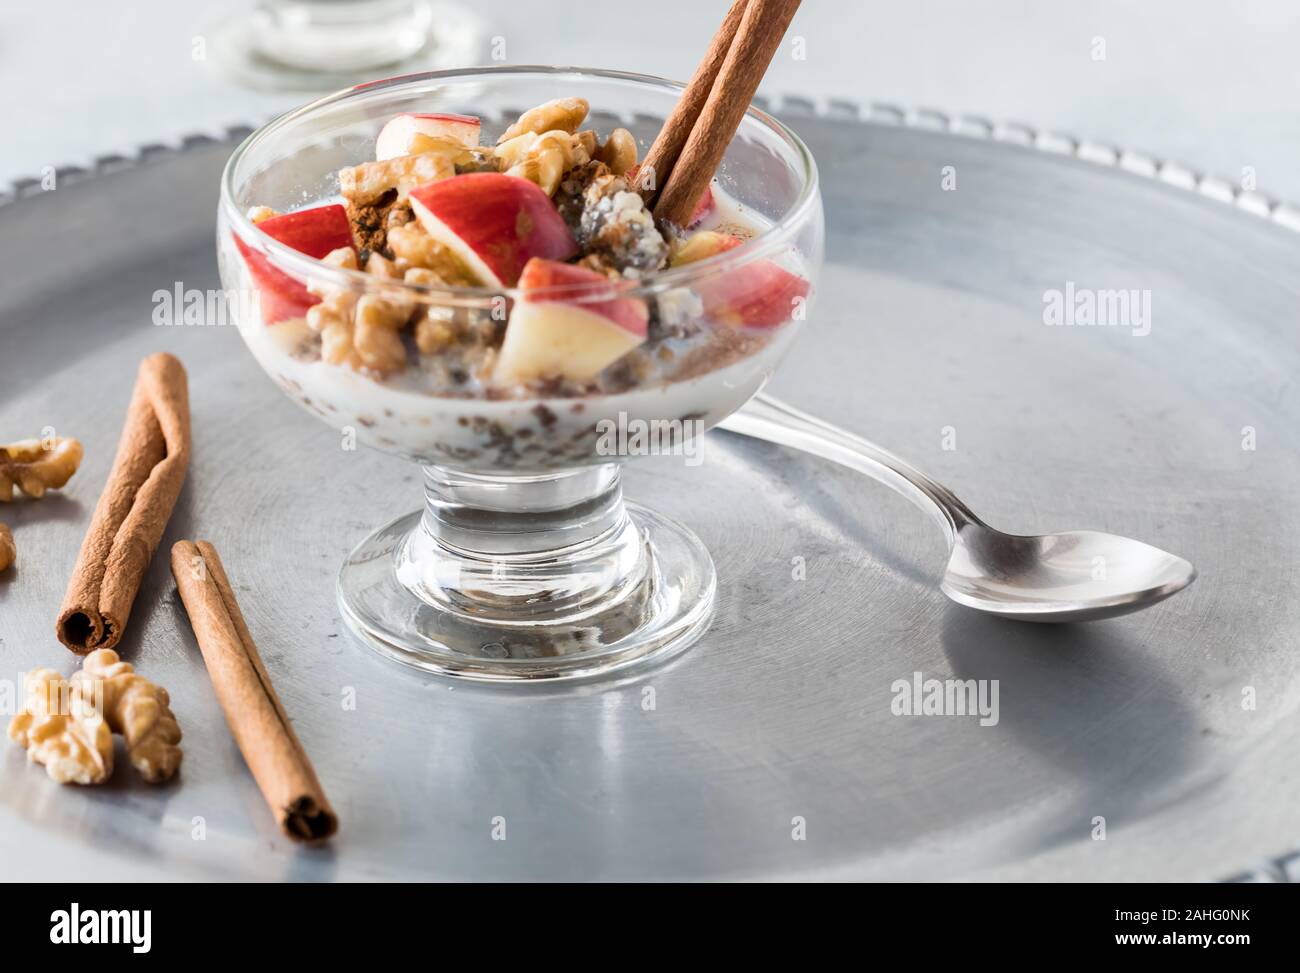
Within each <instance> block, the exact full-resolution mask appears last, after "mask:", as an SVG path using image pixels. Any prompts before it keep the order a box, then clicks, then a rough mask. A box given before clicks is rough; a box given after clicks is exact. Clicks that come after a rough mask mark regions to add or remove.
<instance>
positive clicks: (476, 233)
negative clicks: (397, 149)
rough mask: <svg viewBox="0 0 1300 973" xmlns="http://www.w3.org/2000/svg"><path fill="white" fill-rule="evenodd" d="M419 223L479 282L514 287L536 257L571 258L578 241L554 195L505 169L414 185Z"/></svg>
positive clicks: (416, 213) (576, 249) (413, 192)
mask: <svg viewBox="0 0 1300 973" xmlns="http://www.w3.org/2000/svg"><path fill="white" fill-rule="evenodd" d="M408 198H409V199H410V201H411V208H412V209H414V210H415V215H416V216H417V217H418V218H419V220H420V224H421V225H422V226H423V227H424V229H425V231H426V232H428V234H429V236H431V237H433V239H434V240H436V241H437V242H438V243H441V244H442V245H443V246H445V247H447V248H448V249H450V250H451V252H452V253H454V254H455V255H456V257H457V258H458V259H459V260H460V262H461V263H462V264H464V265H465V267H466V269H468V270H469V272H470V273H471V274H473V275H474V276H475V277H477V278H478V281H479V283H481V284H485V285H487V286H489V287H513V286H514V285H515V282H516V281H518V280H519V275H520V273H522V272H523V269H524V265H525V264H526V263H528V261H529V260H531V259H532V258H533V257H541V258H542V259H544V260H568V259H569V258H570V257H572V256H574V255H575V254H576V253H577V252H578V244H577V242H576V241H575V240H574V239H573V234H572V233H570V232H569V227H568V226H567V225H566V224H565V222H564V218H563V217H562V216H560V213H559V211H558V210H557V209H556V208H555V205H554V204H553V203H552V202H551V197H550V196H547V195H546V193H545V192H544V191H543V190H542V189H541V188H540V187H538V186H537V184H536V183H532V182H529V181H528V180H527V179H520V178H519V177H518V176H507V175H506V174H505V173H503V172H467V173H465V174H464V175H461V176H452V177H451V178H450V179H440V180H438V181H437V182H431V183H429V184H427V185H424V186H417V187H416V188H415V189H412V190H411V192H410V194H409V196H408Z"/></svg>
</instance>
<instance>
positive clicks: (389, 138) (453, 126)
mask: <svg viewBox="0 0 1300 973" xmlns="http://www.w3.org/2000/svg"><path fill="white" fill-rule="evenodd" d="M479 127H480V126H479V120H478V119H477V118H475V117H474V116H473V115H450V114H444V115H421V114H416V113H412V112H407V113H405V114H402V115H397V116H395V117H393V118H391V119H389V120H388V122H387V124H385V125H384V127H383V128H382V129H380V130H379V137H378V138H376V139H375V159H376V160H377V161H379V162H384V161H386V160H388V159H396V158H397V157H398V156H402V155H410V154H411V143H412V142H413V141H414V140H415V138H416V136H417V135H425V136H428V137H429V138H444V139H454V140H455V141H457V142H459V143H460V144H461V145H465V146H469V147H471V148H472V147H474V146H476V145H478V133H479Z"/></svg>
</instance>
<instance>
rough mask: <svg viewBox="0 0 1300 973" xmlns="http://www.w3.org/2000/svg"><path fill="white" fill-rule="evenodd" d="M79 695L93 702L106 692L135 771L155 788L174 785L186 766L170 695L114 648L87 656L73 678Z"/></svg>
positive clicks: (106, 707) (112, 724) (109, 713)
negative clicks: (173, 778) (175, 776)
mask: <svg viewBox="0 0 1300 973" xmlns="http://www.w3.org/2000/svg"><path fill="white" fill-rule="evenodd" d="M71 682H72V683H73V686H74V693H75V692H77V691H80V692H81V693H83V694H85V695H86V696H87V697H88V698H93V697H94V696H95V695H96V694H98V693H99V692H100V691H101V687H102V698H103V713H104V719H105V720H107V722H108V725H109V728H110V729H112V730H113V731H114V732H116V733H120V734H122V736H123V737H124V738H125V739H126V752H127V756H128V758H129V759H130V761H131V766H133V767H135V769H136V770H138V771H139V772H140V776H141V777H143V778H144V779H145V780H147V781H149V783H151V784H156V783H158V782H160V781H164V780H168V779H169V778H171V776H172V775H173V774H175V773H176V768H178V767H179V766H180V765H181V748H180V747H179V746H177V744H178V743H180V741H181V728H180V725H179V724H178V723H177V722H176V717H175V715H173V713H172V711H171V698H170V697H169V696H168V695H167V690H165V689H163V688H162V686H159V685H158V684H157V683H154V682H150V681H149V680H148V679H146V678H145V677H144V676H142V675H140V674H139V673H137V672H136V671H135V667H134V666H133V665H131V663H129V662H123V661H122V660H121V659H119V658H118V655H117V653H116V652H114V651H113V650H112V649H98V650H96V651H94V652H92V653H90V655H88V656H86V662H85V665H84V666H82V669H81V671H80V672H78V673H77V674H76V675H74V676H73V677H72V680H71Z"/></svg>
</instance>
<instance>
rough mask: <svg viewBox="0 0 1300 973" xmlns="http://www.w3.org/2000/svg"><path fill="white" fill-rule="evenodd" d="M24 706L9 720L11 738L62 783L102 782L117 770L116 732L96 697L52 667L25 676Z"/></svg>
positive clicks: (33, 761)
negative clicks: (104, 716) (114, 740)
mask: <svg viewBox="0 0 1300 973" xmlns="http://www.w3.org/2000/svg"><path fill="white" fill-rule="evenodd" d="M23 689H24V694H25V699H24V702H23V708H22V709H21V710H20V711H19V713H18V715H17V716H15V717H14V718H13V720H12V721H11V722H10V723H9V739H11V740H13V741H15V742H16V743H17V744H18V745H19V746H21V747H25V748H26V749H27V759H28V760H30V761H31V762H32V763H35V764H43V765H44V767H45V772H46V773H47V774H49V775H50V778H51V779H53V780H56V781H58V782H59V783H60V784H102V783H103V782H104V781H106V780H108V778H109V776H110V775H111V774H112V773H113V734H112V732H111V731H110V730H109V727H108V723H107V722H105V720H104V718H103V716H102V715H101V714H100V711H99V709H98V708H97V707H96V706H95V703H94V696H93V694H92V695H89V696H88V695H86V693H85V687H84V686H76V685H73V684H72V683H71V682H69V681H68V680H66V679H64V678H63V676H61V675H59V673H57V672H55V671H54V670H53V669H36V670H34V671H32V672H29V673H28V674H27V678H26V679H25V680H24V681H23Z"/></svg>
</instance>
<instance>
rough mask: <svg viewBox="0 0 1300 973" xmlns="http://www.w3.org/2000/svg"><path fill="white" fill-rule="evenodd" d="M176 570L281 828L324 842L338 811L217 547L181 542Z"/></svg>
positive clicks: (218, 686)
mask: <svg viewBox="0 0 1300 973" xmlns="http://www.w3.org/2000/svg"><path fill="white" fill-rule="evenodd" d="M172 574H173V575H175V577H176V586H177V587H178V588H179V589H180V593H181V600H182V601H183V602H184V603H185V610H186V611H187V612H188V613H189V616H190V624H191V625H193V626H194V635H195V637H196V638H197V639H198V642H199V649H200V650H201V651H202V652H203V661H204V662H205V663H206V664H207V667H208V675H209V676H211V678H212V686H213V688H214V689H215V690H216V692H217V699H218V700H219V701H220V703H221V709H222V710H223V711H224V712H225V714H226V723H227V724H228V725H229V726H230V732H231V734H233V736H234V738H235V742H236V743H237V744H239V751H240V753H242V754H243V755H244V762H245V763H247V764H248V769H249V770H250V771H252V773H253V779H254V780H256V781H257V786H258V787H259V788H261V791H262V796H263V797H265V798H266V803H267V804H268V805H270V807H271V813H272V814H274V815H275V817H276V820H277V821H279V823H280V830H281V831H283V832H284V833H285V834H286V835H287V836H288V837H290V838H292V839H294V840H295V841H304V842H319V841H324V840H325V839H326V838H329V837H330V836H331V835H332V834H334V832H335V831H337V830H338V825H339V822H338V817H337V816H336V815H335V814H334V809H333V808H332V807H330V803H329V800H328V799H327V798H326V797H325V791H324V790H323V789H322V788H321V785H320V781H319V780H318V779H317V778H316V771H315V770H314V769H313V768H312V765H311V760H310V759H308V757H307V752H306V751H305V750H304V749H303V748H302V743H300V742H299V740H298V735H297V734H296V733H294V732H293V725H292V724H291V723H290V722H289V717H288V715H287V714H286V713H285V711H284V706H283V705H282V704H281V702H280V697H279V696H277V695H276V694H275V688H274V687H273V686H272V685H271V677H270V676H269V675H268V674H267V671H266V667H265V666H264V665H262V658H261V656H259V655H258V654H257V645H256V644H255V643H254V642H253V636H252V635H251V634H250V633H249V631H248V625H247V624H246V623H245V622H244V615H243V613H242V612H241V611H240V610H239V603H238V602H236V601H235V592H234V589H232V588H231V586H230V579H229V578H227V577H226V569H225V568H224V567H223V566H222V564H221V558H220V557H219V556H218V555H217V549H216V548H215V547H213V546H212V545H211V544H209V543H208V542H207V541H199V542H198V543H194V542H192V541H177V542H176V543H175V544H174V545H173V546H172Z"/></svg>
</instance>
